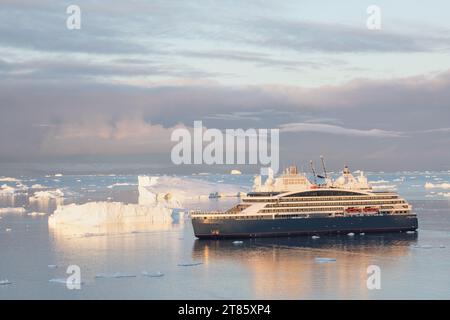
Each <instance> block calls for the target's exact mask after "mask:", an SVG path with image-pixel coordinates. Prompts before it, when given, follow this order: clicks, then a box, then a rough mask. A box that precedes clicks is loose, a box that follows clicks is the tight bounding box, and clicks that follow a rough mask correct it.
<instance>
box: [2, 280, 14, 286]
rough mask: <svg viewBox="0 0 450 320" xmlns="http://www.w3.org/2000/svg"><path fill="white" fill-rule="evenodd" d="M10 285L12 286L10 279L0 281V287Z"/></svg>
mask: <svg viewBox="0 0 450 320" xmlns="http://www.w3.org/2000/svg"><path fill="white" fill-rule="evenodd" d="M8 284H12V282H11V281H9V280H8V279H4V280H0V286H5V285H8Z"/></svg>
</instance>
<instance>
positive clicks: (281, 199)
mask: <svg viewBox="0 0 450 320" xmlns="http://www.w3.org/2000/svg"><path fill="white" fill-rule="evenodd" d="M397 198H398V197H397V196H383V197H375V196H363V197H361V196H360V197H325V198H320V199H318V198H298V197H297V198H294V197H292V198H291V197H289V198H285V197H283V198H280V202H288V201H338V200H383V199H397Z"/></svg>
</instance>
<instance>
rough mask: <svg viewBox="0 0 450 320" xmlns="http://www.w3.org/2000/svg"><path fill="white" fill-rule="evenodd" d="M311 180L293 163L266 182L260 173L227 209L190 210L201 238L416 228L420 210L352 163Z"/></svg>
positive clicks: (407, 229) (395, 230)
mask: <svg viewBox="0 0 450 320" xmlns="http://www.w3.org/2000/svg"><path fill="white" fill-rule="evenodd" d="M313 173H314V181H316V177H319V178H321V179H323V180H324V183H322V184H318V183H311V182H310V181H309V180H308V178H307V177H306V176H305V175H304V174H300V173H299V172H298V171H297V168H296V167H295V166H292V167H289V168H288V169H286V170H285V172H284V174H283V175H282V176H281V177H279V178H276V179H274V177H273V175H270V174H269V177H268V178H267V180H266V181H265V183H264V184H262V183H261V176H256V178H255V181H254V185H253V191H252V192H250V193H248V194H247V195H246V196H245V197H243V198H241V202H240V203H239V204H237V205H236V206H234V207H232V208H231V209H229V210H227V211H224V212H200V211H194V212H191V218H192V225H193V228H194V233H195V236H196V237H197V238H200V239H205V238H246V237H247V238H248V237H278V236H295V235H318V234H339V233H343V234H347V233H365V232H403V231H415V230H416V229H417V227H418V222H417V216H416V214H414V213H413V212H412V207H411V205H410V204H408V203H407V202H406V201H405V200H404V199H403V198H401V197H399V195H398V194H397V193H395V192H378V191H374V190H372V187H371V185H370V184H369V183H368V181H367V178H366V177H365V176H364V174H363V172H360V173H359V176H358V177H354V176H353V175H352V174H351V173H350V170H349V169H348V167H345V168H344V170H343V172H342V175H341V176H340V177H339V178H338V179H336V180H335V181H333V180H332V179H330V178H328V177H327V174H326V171H325V166H324V176H320V175H317V176H316V174H315V172H314V170H313Z"/></svg>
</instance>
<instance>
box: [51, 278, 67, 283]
mask: <svg viewBox="0 0 450 320" xmlns="http://www.w3.org/2000/svg"><path fill="white" fill-rule="evenodd" d="M48 282H51V283H59V284H67V279H65V278H53V279H50V280H48Z"/></svg>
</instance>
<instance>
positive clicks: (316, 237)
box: [311, 236, 320, 239]
mask: <svg viewBox="0 0 450 320" xmlns="http://www.w3.org/2000/svg"><path fill="white" fill-rule="evenodd" d="M311 238H312V239H320V237H319V236H312V237H311Z"/></svg>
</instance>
